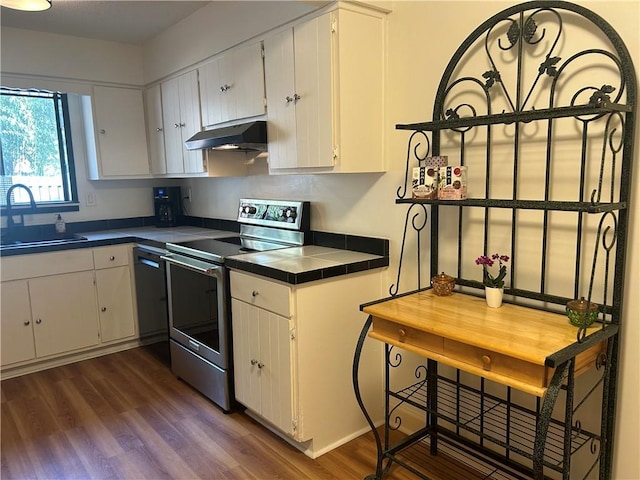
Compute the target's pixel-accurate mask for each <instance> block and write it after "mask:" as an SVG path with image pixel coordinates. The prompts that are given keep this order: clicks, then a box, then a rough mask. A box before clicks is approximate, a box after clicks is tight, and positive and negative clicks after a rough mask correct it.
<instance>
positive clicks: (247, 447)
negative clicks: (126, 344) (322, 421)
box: [0, 347, 482, 480]
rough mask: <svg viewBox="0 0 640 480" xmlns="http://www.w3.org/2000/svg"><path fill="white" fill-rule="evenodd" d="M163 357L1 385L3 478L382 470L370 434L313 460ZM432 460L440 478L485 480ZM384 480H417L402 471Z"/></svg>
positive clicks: (132, 353)
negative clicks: (214, 399) (213, 398)
mask: <svg viewBox="0 0 640 480" xmlns="http://www.w3.org/2000/svg"><path fill="white" fill-rule="evenodd" d="M161 360H162V359H161V358H160V357H159V355H158V352H157V351H156V350H154V349H151V348H149V347H142V348H136V349H133V350H129V351H126V352H121V353H116V354H113V355H107V356H104V357H101V358H97V359H92V360H87V361H83V362H78V363H75V364H72V365H66V366H63V367H57V368H53V369H50V370H46V371H43V372H38V373H34V374H31V375H24V376H22V377H18V378H13V379H8V380H4V381H2V384H1V397H2V423H1V424H0V425H1V432H2V443H1V446H0V461H1V467H2V468H1V471H0V476H1V477H2V479H3V480H8V479H29V478H37V479H67V478H69V479H71V478H79V479H120V478H122V479H164V478H171V479H241V478H242V479H292V480H304V479H309V480H315V479H323V480H330V479H336V480H348V479H362V478H364V477H365V476H366V475H368V474H371V473H372V472H373V471H374V470H375V443H374V440H373V436H372V435H371V434H367V435H363V436H361V437H359V438H357V439H355V440H353V441H351V442H349V443H348V444H346V445H343V446H342V447H340V448H338V449H335V450H333V451H331V452H329V453H327V454H325V455H323V456H321V457H320V458H318V459H316V460H311V459H310V458H308V457H306V456H305V455H304V454H302V453H300V452H299V451H298V450H296V449H295V448H293V447H291V446H290V445H289V444H287V443H286V442H284V441H283V440H282V439H280V438H278V437H277V436H275V435H274V434H272V433H271V432H269V431H268V430H267V429H265V428H263V427H262V426H260V425H258V424H257V423H255V422H254V421H253V420H252V419H250V418H249V417H248V416H246V415H245V414H244V413H241V412H235V413H231V414H224V413H222V411H221V410H220V409H219V408H218V407H216V406H215V405H213V404H212V403H211V402H209V401H208V400H207V399H206V398H204V397H203V396H201V395H200V394H199V393H197V392H196V391H194V390H193V389H192V388H191V387H189V386H188V385H186V384H185V383H183V382H182V381H180V380H177V379H176V378H175V377H174V376H173V375H172V373H171V371H170V369H169V368H168V366H167V365H166V364H165V363H163V361H161ZM432 461H433V462H434V463H433V472H435V473H434V475H433V479H434V480H470V479H474V478H482V477H479V476H475V475H472V474H471V473H470V472H469V471H467V470H463V469H460V468H458V467H457V466H453V465H452V464H450V463H449V461H448V460H447V458H446V457H444V456H440V455H439V456H438V457H436V459H435V460H432ZM386 478H388V479H394V480H409V479H414V478H415V477H413V476H412V475H411V474H410V473H408V472H407V471H405V470H404V469H400V468H397V467H394V468H392V469H391V472H390V475H389V476H388V477H386Z"/></svg>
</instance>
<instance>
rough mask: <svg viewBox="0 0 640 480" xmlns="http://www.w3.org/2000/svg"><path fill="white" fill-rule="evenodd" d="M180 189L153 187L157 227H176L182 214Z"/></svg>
mask: <svg viewBox="0 0 640 480" xmlns="http://www.w3.org/2000/svg"><path fill="white" fill-rule="evenodd" d="M181 200H182V198H181V197H180V187H153V209H154V212H155V217H156V227H175V226H176V225H177V224H178V216H179V215H181V214H182V202H181Z"/></svg>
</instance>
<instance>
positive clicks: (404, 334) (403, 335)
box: [398, 328, 407, 342]
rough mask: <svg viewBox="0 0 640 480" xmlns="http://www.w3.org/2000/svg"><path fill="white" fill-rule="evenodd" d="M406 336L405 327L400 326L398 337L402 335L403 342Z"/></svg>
mask: <svg viewBox="0 0 640 480" xmlns="http://www.w3.org/2000/svg"><path fill="white" fill-rule="evenodd" d="M406 336H407V331H406V330H405V329H404V328H399V329H398V337H400V338H399V340H400V341H401V342H404V340H405V337H406Z"/></svg>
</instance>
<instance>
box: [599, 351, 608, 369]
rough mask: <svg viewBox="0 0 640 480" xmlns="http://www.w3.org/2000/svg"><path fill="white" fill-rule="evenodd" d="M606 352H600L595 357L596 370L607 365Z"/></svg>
mask: <svg viewBox="0 0 640 480" xmlns="http://www.w3.org/2000/svg"><path fill="white" fill-rule="evenodd" d="M607 361H608V359H607V354H606V353H604V352H602V353H600V355H598V357H597V358H596V370H601V369H602V368H603V367H606V366H607Z"/></svg>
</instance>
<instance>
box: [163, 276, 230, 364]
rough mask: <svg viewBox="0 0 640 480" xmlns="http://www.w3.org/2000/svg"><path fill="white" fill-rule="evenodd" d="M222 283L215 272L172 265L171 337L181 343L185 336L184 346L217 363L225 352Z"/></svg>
mask: <svg viewBox="0 0 640 480" xmlns="http://www.w3.org/2000/svg"><path fill="white" fill-rule="evenodd" d="M221 285H222V282H221V281H219V278H218V277H216V276H209V275H204V274H202V273H198V272H194V271H192V270H189V269H186V268H181V267H179V266H176V265H171V266H170V288H171V290H170V291H171V326H172V337H174V338H175V339H176V340H179V341H181V343H184V342H185V340H186V341H187V342H188V343H187V344H186V345H185V346H187V347H190V348H191V349H192V350H195V351H196V352H197V353H199V354H201V355H202V356H204V357H207V358H209V359H210V360H212V361H215V363H218V364H219V363H220V361H221V360H223V359H221V358H218V357H219V356H221V355H223V354H224V351H223V350H224V346H223V345H224V341H223V339H224V310H225V309H224V293H223V292H222V288H221ZM183 337H187V338H183ZM189 340H190V341H189ZM193 342H195V344H194V343H193ZM201 347H204V348H201ZM212 355H213V358H211V356H212Z"/></svg>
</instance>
